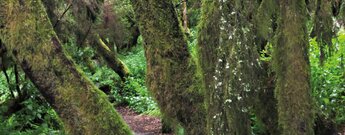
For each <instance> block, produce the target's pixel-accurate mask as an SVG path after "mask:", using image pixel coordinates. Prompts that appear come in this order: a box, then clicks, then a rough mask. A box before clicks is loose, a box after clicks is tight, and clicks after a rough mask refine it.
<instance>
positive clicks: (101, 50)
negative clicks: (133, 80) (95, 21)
mask: <svg viewBox="0 0 345 135" xmlns="http://www.w3.org/2000/svg"><path fill="white" fill-rule="evenodd" d="M93 39H95V40H97V41H96V42H92V43H93V45H92V46H93V48H95V50H96V51H97V52H98V54H99V55H101V56H102V57H103V59H104V60H105V61H106V63H107V65H108V66H109V67H110V68H111V69H113V70H114V71H115V72H116V73H117V74H118V75H119V76H120V78H121V80H122V81H123V82H125V81H126V77H128V76H129V74H130V73H129V69H128V68H127V66H126V65H125V64H124V63H123V62H122V61H121V60H120V59H119V58H118V57H117V55H116V53H114V52H112V51H111V50H110V49H109V48H108V46H107V45H106V44H105V43H104V42H103V40H102V39H101V38H100V37H99V36H95V37H94V38H93Z"/></svg>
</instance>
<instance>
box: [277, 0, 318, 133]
mask: <svg viewBox="0 0 345 135" xmlns="http://www.w3.org/2000/svg"><path fill="white" fill-rule="evenodd" d="M280 17H281V18H280V21H279V23H278V24H279V26H278V32H279V33H278V35H277V39H276V43H275V45H274V55H273V62H274V71H275V73H276V77H277V81H276V98H277V101H278V104H277V105H278V120H279V121H278V123H279V128H280V131H281V134H282V135H312V134H314V133H313V124H314V122H313V117H314V116H313V111H312V110H313V108H312V98H311V88H310V65H309V58H308V53H307V52H308V36H307V26H306V24H307V22H306V21H307V19H306V17H307V16H306V3H305V2H304V1H301V0H282V1H280Z"/></svg>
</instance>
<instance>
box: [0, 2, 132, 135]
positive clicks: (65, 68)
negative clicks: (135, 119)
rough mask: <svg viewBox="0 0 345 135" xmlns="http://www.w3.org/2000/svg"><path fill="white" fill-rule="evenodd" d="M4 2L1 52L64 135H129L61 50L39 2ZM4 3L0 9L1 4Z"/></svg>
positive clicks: (99, 94) (89, 82) (120, 119)
mask: <svg viewBox="0 0 345 135" xmlns="http://www.w3.org/2000/svg"><path fill="white" fill-rule="evenodd" d="M22 2H23V3H20V2H18V1H13V0H7V1H4V2H1V3H0V5H1V6H2V7H1V9H6V12H5V13H6V16H5V17H4V18H1V20H2V19H5V20H6V22H5V25H6V29H2V30H1V35H2V37H1V39H4V42H5V44H6V48H7V49H8V50H10V52H12V54H13V55H14V56H15V58H16V62H17V63H18V64H19V65H21V66H22V68H23V70H24V71H25V73H26V75H27V76H28V77H29V78H30V79H31V80H32V82H33V83H34V84H35V86H36V87H38V89H39V91H40V92H41V93H42V95H43V96H44V97H45V99H46V100H47V101H48V102H49V103H50V105H51V106H52V107H53V108H54V110H55V111H56V112H57V113H58V115H59V117H60V118H61V120H62V121H63V123H64V127H65V130H66V131H67V133H69V134H90V135H91V134H92V135H93V134H119V135H128V134H132V133H131V131H130V130H129V127H128V126H127V125H126V124H125V123H124V121H123V120H122V118H121V117H120V116H119V114H118V113H117V112H116V111H115V110H114V108H113V106H112V105H111V104H110V103H109V101H108V100H107V97H106V95H105V94H104V93H102V92H101V91H100V90H98V89H97V88H96V87H95V86H94V85H93V84H92V82H91V81H90V80H89V79H87V78H86V77H85V76H84V75H83V74H82V73H81V71H80V70H79V69H77V68H76V67H75V64H74V63H73V62H72V60H71V59H70V58H68V57H67V56H66V55H65V53H64V50H63V48H62V47H61V45H60V43H59V41H58V39H57V38H56V35H55V33H54V31H53V28H52V26H51V24H50V23H49V22H50V21H49V19H48V18H47V14H46V13H45V11H44V7H43V5H42V3H41V1H39V0H28V1H25V2H24V1H22ZM4 3H6V4H4Z"/></svg>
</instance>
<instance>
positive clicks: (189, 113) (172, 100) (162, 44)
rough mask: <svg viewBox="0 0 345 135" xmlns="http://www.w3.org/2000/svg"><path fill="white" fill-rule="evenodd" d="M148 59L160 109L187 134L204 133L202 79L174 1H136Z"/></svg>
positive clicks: (149, 76) (149, 77) (149, 81)
mask: <svg viewBox="0 0 345 135" xmlns="http://www.w3.org/2000/svg"><path fill="white" fill-rule="evenodd" d="M132 3H133V7H134V11H135V13H136V18H137V20H138V22H139V28H140V33H141V34H142V36H143V39H144V42H145V43H144V49H145V56H146V59H147V84H148V88H149V90H150V91H151V92H152V94H153V96H154V97H155V99H156V100H157V102H158V105H159V107H160V108H161V111H162V112H163V113H164V114H165V115H166V116H168V117H169V118H172V119H173V120H174V121H177V122H179V123H181V125H182V126H183V127H184V128H185V129H186V130H185V131H186V134H191V135H192V134H204V133H205V132H204V130H201V129H205V128H204V127H205V118H204V116H205V115H204V112H205V110H204V102H203V93H202V92H200V91H201V90H200V86H201V84H200V83H201V82H200V78H198V77H197V75H196V65H195V63H194V61H193V60H192V57H191V55H190V53H189V52H188V47H187V42H186V40H185V37H184V34H183V33H182V29H181V27H180V24H179V21H178V19H177V15H176V12H175V9H174V6H173V4H172V2H171V1H160V0H159V1H158V0H149V1H145V2H144V1H141V0H140V1H136V0H133V1H132Z"/></svg>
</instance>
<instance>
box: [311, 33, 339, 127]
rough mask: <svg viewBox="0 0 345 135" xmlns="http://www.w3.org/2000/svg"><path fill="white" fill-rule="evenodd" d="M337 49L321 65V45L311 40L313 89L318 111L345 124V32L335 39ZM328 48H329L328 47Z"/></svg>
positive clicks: (334, 45)
mask: <svg viewBox="0 0 345 135" xmlns="http://www.w3.org/2000/svg"><path fill="white" fill-rule="evenodd" d="M333 47H334V48H335V51H334V52H333V54H331V56H328V57H327V59H326V60H325V62H324V65H323V66H322V65H320V61H319V56H320V55H319V53H320V51H319V47H318V45H317V42H316V40H315V39H311V40H310V51H309V58H310V63H311V75H312V77H311V78H312V80H311V84H312V90H313V96H314V98H315V100H316V101H317V108H318V110H317V111H318V112H319V113H320V111H321V113H322V114H323V115H325V116H326V117H328V118H329V119H332V120H334V121H335V122H336V124H337V125H344V124H345V108H344V107H343V106H344V104H345V67H344V64H345V33H344V31H343V32H340V33H339V35H338V37H337V38H334V39H333ZM327 49H328V48H327Z"/></svg>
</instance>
